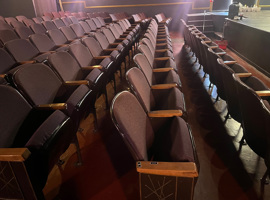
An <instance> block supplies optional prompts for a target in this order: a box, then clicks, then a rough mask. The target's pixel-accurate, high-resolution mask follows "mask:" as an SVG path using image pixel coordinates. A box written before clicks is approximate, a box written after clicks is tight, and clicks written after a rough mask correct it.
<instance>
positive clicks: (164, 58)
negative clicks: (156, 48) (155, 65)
mask: <svg viewBox="0 0 270 200" xmlns="http://www.w3.org/2000/svg"><path fill="white" fill-rule="evenodd" d="M169 59H170V57H159V58H154V60H158V61H159V60H169Z"/></svg>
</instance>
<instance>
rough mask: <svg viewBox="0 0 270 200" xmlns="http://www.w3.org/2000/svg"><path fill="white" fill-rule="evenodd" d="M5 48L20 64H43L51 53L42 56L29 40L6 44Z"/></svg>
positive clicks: (13, 41)
mask: <svg viewBox="0 0 270 200" xmlns="http://www.w3.org/2000/svg"><path fill="white" fill-rule="evenodd" d="M5 47H6V48H7V50H8V51H9V52H10V53H11V55H12V56H13V57H14V58H15V60H16V62H18V63H25V62H43V61H44V60H46V59H47V57H48V55H49V53H43V54H41V53H40V52H39V51H38V49H37V48H36V47H34V46H33V45H32V44H31V43H30V42H29V41H28V40H25V39H16V40H11V41H9V42H7V43H6V45H5Z"/></svg>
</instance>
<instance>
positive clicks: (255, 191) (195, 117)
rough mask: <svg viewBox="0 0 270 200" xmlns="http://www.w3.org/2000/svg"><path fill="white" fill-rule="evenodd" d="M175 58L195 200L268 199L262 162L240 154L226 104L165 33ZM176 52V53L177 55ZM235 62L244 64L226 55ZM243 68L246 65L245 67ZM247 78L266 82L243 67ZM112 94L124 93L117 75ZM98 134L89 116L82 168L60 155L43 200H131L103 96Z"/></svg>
mask: <svg viewBox="0 0 270 200" xmlns="http://www.w3.org/2000/svg"><path fill="white" fill-rule="evenodd" d="M171 38H172V41H173V47H174V53H175V59H176V61H177V63H178V66H179V74H180V77H181V81H182V84H183V92H184V95H185V101H186V106H187V111H188V114H189V117H188V123H189V124H190V125H191V128H192V133H193V136H194V138H195V142H196V146H197V153H198V157H199V161H200V173H199V178H198V181H197V184H196V188H195V193H194V199H195V200H218V199H219V200H240V199H241V200H244V199H252V200H256V199H270V186H269V185H264V186H263V187H261V184H260V178H261V177H262V176H263V174H264V172H265V169H266V167H265V164H264V161H263V159H260V158H258V156H257V155H256V154H255V153H254V152H252V150H251V149H250V148H249V147H248V146H247V145H244V146H243V148H242V150H241V152H239V151H238V149H239V141H240V139H241V135H242V129H240V124H239V123H237V122H236V121H234V120H233V119H229V120H228V121H227V123H226V124H225V125H224V123H223V120H224V115H226V113H227V112H226V103H225V102H224V101H222V100H219V101H218V102H217V103H216V104H214V105H213V102H214V100H215V98H216V95H217V94H216V88H215V87H214V88H208V86H209V80H208V78H205V79H203V78H202V77H203V74H204V73H203V71H202V70H199V71H198V64H195V65H191V64H190V62H186V61H185V59H183V57H184V56H186V55H185V53H184V51H183V49H182V46H183V38H182V37H181V35H179V34H178V33H175V32H174V33H171ZM183 48H184V47H183ZM181 49H182V51H181ZM228 52H229V53H230V54H232V55H233V57H234V58H235V59H237V61H238V62H240V63H242V64H244V63H245V62H244V61H243V60H241V59H240V58H239V57H237V56H236V55H235V54H233V53H232V52H230V51H229V50H228ZM247 66H248V65H247ZM248 67H249V68H250V70H253V71H252V73H253V74H256V75H257V76H259V78H261V79H262V80H264V81H266V83H267V84H268V86H269V87H270V82H267V81H269V78H267V77H263V75H261V74H260V73H259V72H257V71H256V70H254V69H252V67H250V66H248ZM107 89H108V94H109V100H110V101H111V100H112V98H113V97H114V92H113V87H112V84H108V85H107ZM117 89H118V91H121V90H126V89H128V85H127V83H126V82H125V80H124V79H123V80H122V81H121V80H120V77H119V74H118V76H117ZM96 108H97V115H98V126H99V128H98V130H97V131H96V132H93V117H92V116H91V115H90V116H88V117H87V118H86V119H85V120H84V121H83V122H82V123H81V128H82V131H81V132H78V133H77V134H78V138H79V143H80V148H81V153H82V157H83V165H82V166H77V165H76V161H77V155H76V151H75V147H74V145H71V146H70V147H69V149H68V150H67V151H66V152H65V153H64V154H63V155H62V158H61V159H62V160H63V161H64V164H63V165H61V166H55V167H54V169H53V170H52V172H51V174H50V176H49V179H48V181H47V185H46V186H45V188H44V194H45V197H46V199H47V200H52V199H54V200H60V199H61V200H66V199H73V200H76V199H78V200H88V199H91V200H92V199H93V200H109V199H113V200H114V199H117V200H122V199H123V200H124V199H127V200H137V199H139V180H138V174H137V172H136V169H135V161H134V160H133V158H132V156H131V154H130V153H129V151H128V149H127V148H126V147H125V144H124V143H123V141H122V138H121V137H120V135H119V134H118V132H117V130H116V129H115V127H114V125H113V124H112V121H111V118H110V112H109V110H106V107H105V102H104V97H103V96H101V97H100V98H99V99H98V100H97V104H96Z"/></svg>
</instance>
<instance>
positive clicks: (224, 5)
mask: <svg viewBox="0 0 270 200" xmlns="http://www.w3.org/2000/svg"><path fill="white" fill-rule="evenodd" d="M230 4H231V0H214V5H213V10H228V9H229V5H230Z"/></svg>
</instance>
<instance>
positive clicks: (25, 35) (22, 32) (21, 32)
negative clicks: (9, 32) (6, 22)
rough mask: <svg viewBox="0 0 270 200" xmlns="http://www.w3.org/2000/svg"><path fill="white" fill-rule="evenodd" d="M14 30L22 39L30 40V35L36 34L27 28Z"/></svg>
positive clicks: (22, 27)
mask: <svg viewBox="0 0 270 200" xmlns="http://www.w3.org/2000/svg"><path fill="white" fill-rule="evenodd" d="M14 30H15V32H16V33H17V35H18V36H19V37H20V38H21V39H28V38H29V36H30V35H32V34H34V33H33V31H32V30H31V29H30V28H28V27H26V26H21V27H16V28H14Z"/></svg>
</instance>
